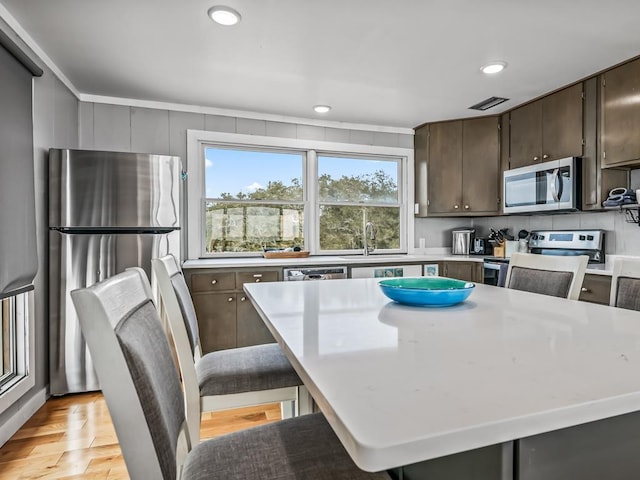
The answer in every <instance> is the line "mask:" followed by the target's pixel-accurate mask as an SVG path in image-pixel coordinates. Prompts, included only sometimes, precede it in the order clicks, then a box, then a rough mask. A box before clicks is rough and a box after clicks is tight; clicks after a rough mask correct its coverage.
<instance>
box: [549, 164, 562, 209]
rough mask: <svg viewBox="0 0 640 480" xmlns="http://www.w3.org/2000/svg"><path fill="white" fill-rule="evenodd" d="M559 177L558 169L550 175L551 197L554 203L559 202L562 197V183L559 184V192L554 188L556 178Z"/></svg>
mask: <svg viewBox="0 0 640 480" xmlns="http://www.w3.org/2000/svg"><path fill="white" fill-rule="evenodd" d="M559 176H560V169H559V168H556V169H555V170H554V171H553V173H552V174H551V178H552V180H551V196H552V197H553V200H554V201H555V202H556V203H559V202H560V197H561V196H562V181H561V182H560V191H558V189H557V188H556V184H557V182H558V178H559Z"/></svg>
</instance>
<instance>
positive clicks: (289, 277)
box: [282, 266, 347, 281]
mask: <svg viewBox="0 0 640 480" xmlns="http://www.w3.org/2000/svg"><path fill="white" fill-rule="evenodd" d="M282 273H283V278H284V280H285V281H298V280H335V279H338V278H347V267H346V266H344V267H303V268H285V269H284V270H283V271H282Z"/></svg>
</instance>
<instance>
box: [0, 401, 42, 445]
mask: <svg viewBox="0 0 640 480" xmlns="http://www.w3.org/2000/svg"><path fill="white" fill-rule="evenodd" d="M46 401H47V389H46V388H43V389H42V390H40V391H39V392H37V393H36V394H35V395H34V396H33V397H31V399H29V400H28V401H27V402H26V403H25V404H24V405H22V407H20V408H19V409H18V411H17V412H16V413H15V414H13V415H12V416H11V417H10V418H9V419H8V420H7V421H5V422H4V423H3V424H2V425H0V447H1V446H2V445H4V444H5V443H7V441H8V440H9V439H10V438H11V437H13V435H15V433H16V432H17V431H18V430H20V428H21V427H22V426H23V425H24V424H25V423H26V422H27V420H29V419H30V418H31V417H33V415H34V414H35V413H36V412H37V411H38V409H39V408H40V407H42V406H43V405H44V404H45V402H46Z"/></svg>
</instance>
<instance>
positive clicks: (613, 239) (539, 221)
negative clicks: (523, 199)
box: [415, 210, 640, 255]
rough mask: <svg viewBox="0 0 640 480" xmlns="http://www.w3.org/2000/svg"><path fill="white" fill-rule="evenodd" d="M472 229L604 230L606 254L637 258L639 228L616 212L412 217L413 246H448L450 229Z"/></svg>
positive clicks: (481, 232) (484, 233) (485, 232)
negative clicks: (413, 224)
mask: <svg viewBox="0 0 640 480" xmlns="http://www.w3.org/2000/svg"><path fill="white" fill-rule="evenodd" d="M459 227H473V228H475V229H476V235H478V236H487V235H488V234H489V229H490V228H494V229H499V228H508V229H509V233H511V234H512V235H514V236H515V235H517V234H518V232H519V231H520V230H527V231H531V230H540V229H545V230H562V229H579V228H580V229H594V228H599V229H602V230H606V232H607V233H606V237H605V243H606V253H608V254H613V253H615V254H618V255H640V227H639V226H638V225H637V224H635V223H627V221H626V216H625V214H624V213H623V212H621V211H619V210H614V211H607V212H580V213H567V214H554V215H505V216H500V217H481V218H468V219H465V218H416V219H415V246H416V247H418V246H419V245H420V239H421V238H424V239H425V247H427V248H432V247H450V246H451V230H453V229H454V228H459Z"/></svg>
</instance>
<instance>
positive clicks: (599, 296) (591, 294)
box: [580, 273, 611, 305]
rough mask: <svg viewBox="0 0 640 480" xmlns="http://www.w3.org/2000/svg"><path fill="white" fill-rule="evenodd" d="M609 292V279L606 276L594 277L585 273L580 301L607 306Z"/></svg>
mask: <svg viewBox="0 0 640 480" xmlns="http://www.w3.org/2000/svg"><path fill="white" fill-rule="evenodd" d="M610 292H611V277H610V276H608V275H595V274H591V273H587V274H586V275H585V276H584V280H583V282H582V290H581V291H580V300H582V301H583V302H591V303H599V304H601V305H609V294H610Z"/></svg>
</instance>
